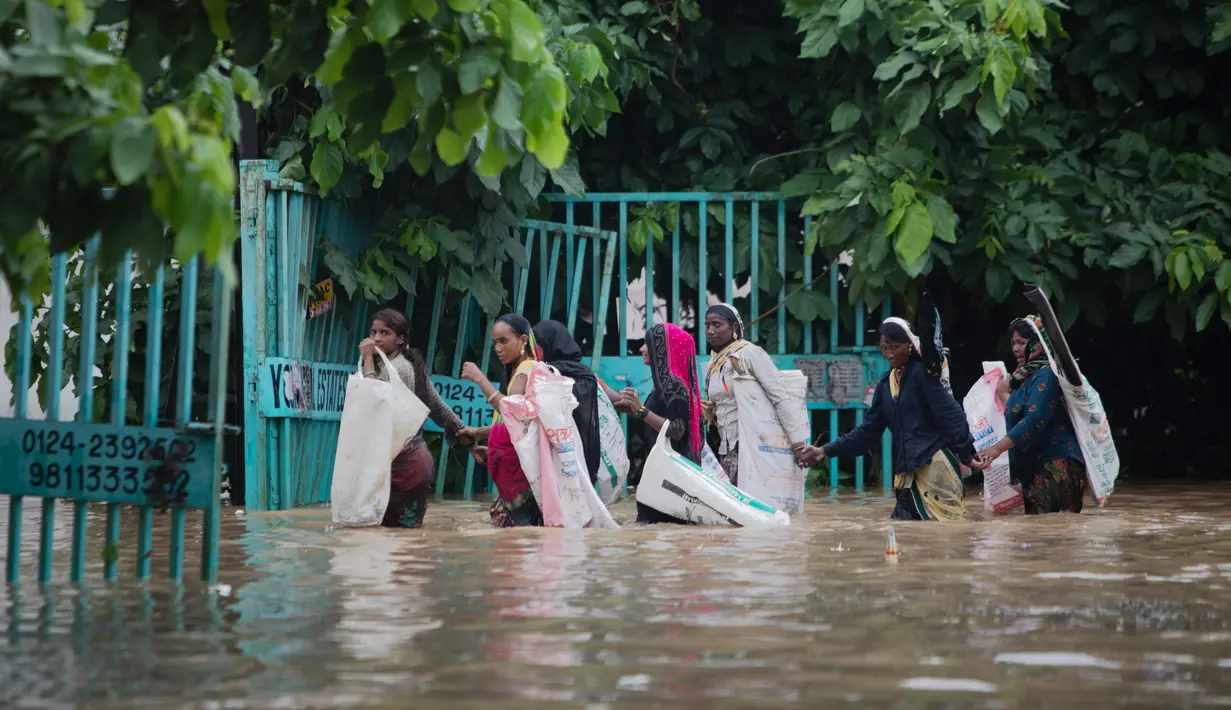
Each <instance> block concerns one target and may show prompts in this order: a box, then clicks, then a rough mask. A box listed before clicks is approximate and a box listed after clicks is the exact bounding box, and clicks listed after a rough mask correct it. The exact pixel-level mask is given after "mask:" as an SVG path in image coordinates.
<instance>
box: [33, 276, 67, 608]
mask: <svg viewBox="0 0 1231 710" xmlns="http://www.w3.org/2000/svg"><path fill="white" fill-rule="evenodd" d="M67 265H68V257H66V256H65V255H64V254H57V255H56V256H54V257H52V259H51V314H50V322H49V323H48V324H47V327H48V328H50V330H49V332H48V345H49V349H50V352H49V353H48V358H49V360H48V363H47V373H46V374H45V375H44V377H47V378H48V379H47V397H48V402H47V419H48V420H49V421H59V420H60V390H62V389H63V388H64V285H65V282H66V281H67V280H68V278H67V268H68V266H67ZM41 522H42V527H41V528H40V530H39V559H38V581H39V582H40V583H41V584H48V583H50V582H51V563H52V544H53V543H54V536H55V523H56V499H55V498H44V499H43V519H42V521H41Z"/></svg>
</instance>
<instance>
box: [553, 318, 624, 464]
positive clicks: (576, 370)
mask: <svg viewBox="0 0 1231 710" xmlns="http://www.w3.org/2000/svg"><path fill="white" fill-rule="evenodd" d="M534 339H535V342H536V343H537V344H538V346H539V349H540V351H541V354H542V358H543V361H544V362H546V363H547V364H548V365H551V366H552V367H554V368H556V369H557V370H559V371H560V374H561V375H564V376H565V377H570V378H572V380H573V396H574V397H576V398H577V408H576V409H574V410H573V421H574V422H576V424H577V432H578V433H579V434H580V435H581V449H582V451H583V452H584V453H585V455H586V468H587V469H588V470H589V471H590V483H597V482H598V471H599V467H600V466H601V465H602V450H601V449H602V443H601V440H600V437H599V428H598V388H599V387H602V388H603V390H604V393H605V394H606V395H607V397H608V399H610V400H611V401H612V402H615V401H617V400H618V399H619V398H620V395H619V394H617V393H615V392H612V391H611V390H609V389H608V388H607V387H606V386H605V385H604V384H603V383H602V382H600V381H599V379H598V377H597V376H595V374H594V371H593V370H591V369H590V368H588V367H586V366H585V365H583V364H582V362H581V348H580V347H578V345H577V342H576V341H575V340H573V336H572V335H571V334H570V333H569V332H568V328H567V327H565V325H564V324H563V323H560V322H559V321H554V320H545V321H542V322H541V323H539V324H538V325H536V326H534Z"/></svg>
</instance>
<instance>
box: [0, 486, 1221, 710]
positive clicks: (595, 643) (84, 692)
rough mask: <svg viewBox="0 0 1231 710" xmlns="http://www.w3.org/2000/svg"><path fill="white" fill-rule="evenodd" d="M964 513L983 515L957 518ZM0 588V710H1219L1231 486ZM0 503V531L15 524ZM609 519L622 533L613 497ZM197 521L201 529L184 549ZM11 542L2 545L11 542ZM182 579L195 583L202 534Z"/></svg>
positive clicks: (242, 528)
mask: <svg viewBox="0 0 1231 710" xmlns="http://www.w3.org/2000/svg"><path fill="white" fill-rule="evenodd" d="M968 503H969V504H970V506H971V508H972V509H974V508H976V507H977V506H978V505H979V504H980V500H979V498H978V496H977V495H975V496H972V497H971V498H970V499H968ZM28 507H33V508H34V509H35V510H33V511H31V512H30V514H29V517H28V519H27V522H26V524H27V528H26V530H27V535H26V551H25V555H24V557H23V559H24V561H25V562H26V563H27V564H26V565H25V567H24V568H23V574H24V575H25V579H26V580H27V581H25V582H23V583H22V584H21V585H20V586H19V587H17V588H12V587H10V588H5V587H0V592H2V596H0V600H2V601H0V707H6V708H7V707H31V708H34V707H37V708H52V707H77V708H91V709H93V708H121V707H124V708H129V707H138V708H146V707H148V708H160V709H162V708H202V709H205V708H327V707H365V708H407V707H416V708H428V709H430V710H460V709H462V708H535V709H548V708H585V709H589V710H624V709H628V710H632V709H634V708H637V709H639V708H673V709H682V710H692V709H697V710H700V709H702V708H705V709H706V710H709V709H717V710H725V709H728V708H816V707H836V706H847V705H851V706H854V705H862V706H867V707H884V708H912V709H914V708H920V709H922V708H927V709H929V710H931V709H938V708H1078V707H1083V708H1107V707H1117V708H1200V707H1212V706H1228V705H1231V594H1229V593H1228V587H1229V586H1231V485H1227V484H1211V485H1207V486H1201V487H1180V486H1167V487H1162V486H1152V487H1137V488H1126V489H1124V490H1122V491H1120V492H1117V493H1116V494H1115V495H1114V496H1113V497H1112V498H1111V500H1110V501H1109V503H1108V507H1107V508H1105V509H1103V510H1096V509H1093V508H1087V510H1086V511H1085V512H1084V513H1082V514H1081V515H1054V516H1046V517H1038V518H1024V517H1020V518H1014V519H997V520H969V521H964V522H958V523H894V524H893V527H894V529H895V530H896V533H897V538H898V543H899V546H900V549H901V558H900V561H899V562H897V563H896V564H895V563H889V562H887V561H886V558H885V555H884V547H885V537H886V532H885V531H886V529H887V528H888V527H889V525H890V522H889V521H888V520H887V519H886V517H887V515H888V513H889V509H890V507H891V506H890V503H889V501H888V500H887V499H885V498H883V497H881V496H880V495H879V494H869V495H866V496H862V495H856V494H843V495H841V496H838V497H837V498H828V499H824V498H823V499H819V500H815V501H812V502H811V503H810V504H809V506H808V509H807V517H806V519H805V520H803V521H798V522H797V524H796V525H794V526H792V527H791V528H789V529H785V530H773V531H757V530H743V529H735V528H733V529H725V528H723V529H717V528H679V527H665V526H660V527H654V528H646V527H640V528H637V527H634V528H631V529H626V530H620V531H563V530H535V529H520V530H501V531H494V530H491V529H489V528H488V527H487V525H486V518H487V513H486V506H485V505H483V504H480V503H461V502H453V503H445V504H440V505H435V506H433V507H432V508H431V509H430V510H429V511H428V527H427V528H426V529H424V530H415V531H410V530H406V531H391V530H383V529H363V530H347V529H334V528H333V527H332V526H331V525H330V519H329V511H328V510H326V509H319V508H318V509H308V510H299V511H295V512H292V513H251V514H247V515H242V516H241V515H236V511H235V510H234V509H224V519H223V526H222V534H223V538H224V543H223V548H222V572H221V584H220V585H219V586H218V587H216V588H213V589H209V588H206V587H205V586H204V585H202V584H201V583H199V582H196V581H189V582H185V584H184V585H183V586H182V587H176V586H175V585H172V584H169V583H168V582H167V581H166V580H165V568H166V557H167V555H166V545H165V542H166V537H165V535H164V534H162V533H164V532H165V530H166V528H167V527H168V518H167V516H160V517H159V518H158V519H157V520H158V523H157V526H158V527H157V532H158V534H157V535H156V540H157V541H158V542H159V544H158V547H157V548H156V550H155V552H154V555H153V560H152V562H153V567H154V573H155V579H153V580H152V581H150V582H148V583H144V584H142V583H138V582H135V581H131V577H132V574H133V571H132V570H133V565H132V560H131V554H130V553H131V549H132V548H131V542H130V538H128V537H127V536H128V535H129V534H130V533H131V532H132V530H133V528H134V525H135V523H134V520H133V519H130V518H126V519H125V520H124V533H125V536H126V537H125V544H124V545H122V546H121V548H122V552H121V554H122V555H123V557H122V560H121V574H122V575H123V576H124V577H125V578H126V579H123V580H121V581H120V582H118V583H115V584H110V585H109V584H106V583H104V582H103V581H102V580H101V560H100V554H99V553H100V550H101V546H102V542H101V535H102V525H103V515H102V511H101V510H99V511H97V513H96V517H93V518H92V519H91V538H90V548H89V551H90V552H89V557H88V559H89V561H90V565H91V569H90V579H89V582H88V583H87V585H85V586H83V587H80V588H79V587H75V586H73V585H70V584H69V583H68V582H67V565H68V547H67V544H68V532H69V527H70V525H71V520H70V518H71V516H70V515H69V508H68V507H67V506H65V507H63V508H62V509H61V512H60V513H59V515H58V516H57V521H58V523H59V526H60V528H61V529H60V531H59V533H58V540H59V543H60V545H61V549H60V550H59V552H58V553H57V554H58V556H57V572H58V577H57V581H56V583H55V584H53V585H52V586H51V587H50V588H48V589H46V590H41V589H40V588H39V587H38V586H37V585H35V584H33V583H31V582H30V581H29V580H30V579H31V578H33V577H34V575H35V573H36V569H35V566H34V562H35V554H36V545H37V526H36V524H37V519H38V518H37V515H38V512H37V508H38V506H28ZM6 508H7V500H5V502H3V503H0V531H3V534H4V535H6V534H7V531H6V530H5V529H4V527H3V526H4V525H5V522H4V521H5V520H7V510H6ZM616 513H617V516H616V517H617V519H618V520H620V521H621V522H627V521H629V520H631V518H632V517H633V510H632V507H631V506H630V505H628V504H621V505H618V506H616ZM198 526H199V518H198V519H194V520H190V523H189V530H190V531H194V533H195V530H196V529H197V528H198ZM2 536H3V535H0V537H2ZM193 538H194V539H192V540H191V541H190V542H189V544H188V554H187V556H186V560H185V569H186V571H188V572H195V570H196V565H197V564H198V556H197V553H199V549H200V543H199V538H196V537H195V534H194V535H193Z"/></svg>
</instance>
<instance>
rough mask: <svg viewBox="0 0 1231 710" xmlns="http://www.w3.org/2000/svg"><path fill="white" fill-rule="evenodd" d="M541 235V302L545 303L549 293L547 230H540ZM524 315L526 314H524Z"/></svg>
mask: <svg viewBox="0 0 1231 710" xmlns="http://www.w3.org/2000/svg"><path fill="white" fill-rule="evenodd" d="M538 231H539V232H540V234H539V302H540V303H542V302H543V295H544V294H546V293H547V230H545V229H541V230H538ZM542 314H543V310H542V308H541V307H540V308H539V315H540V316H541V315H542ZM523 315H524V314H523Z"/></svg>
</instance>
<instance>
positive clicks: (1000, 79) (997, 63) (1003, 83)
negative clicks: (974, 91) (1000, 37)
mask: <svg viewBox="0 0 1231 710" xmlns="http://www.w3.org/2000/svg"><path fill="white" fill-rule="evenodd" d="M988 69H990V70H991V73H992V88H993V90H994V91H995V92H996V106H998V107H1000V106H1004V97H1005V94H1007V93H1009V89H1011V88H1013V79H1014V78H1015V77H1016V76H1017V65H1016V64H1014V62H1013V57H1012V56H1011V55H1010V54H1009V52H1008V50H1006V49H998V50H996V51H994V52H992V53H991V54H989V55H987V62H986V64H985V65H984V69H983V72H984V73H985V74H986V73H987V71H988Z"/></svg>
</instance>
